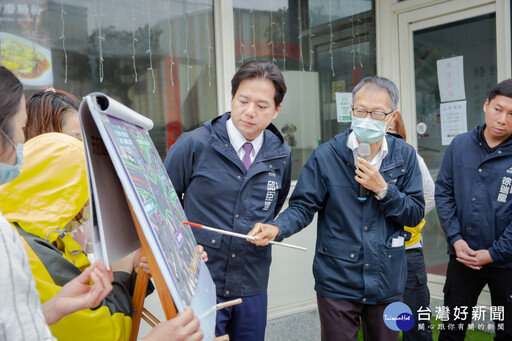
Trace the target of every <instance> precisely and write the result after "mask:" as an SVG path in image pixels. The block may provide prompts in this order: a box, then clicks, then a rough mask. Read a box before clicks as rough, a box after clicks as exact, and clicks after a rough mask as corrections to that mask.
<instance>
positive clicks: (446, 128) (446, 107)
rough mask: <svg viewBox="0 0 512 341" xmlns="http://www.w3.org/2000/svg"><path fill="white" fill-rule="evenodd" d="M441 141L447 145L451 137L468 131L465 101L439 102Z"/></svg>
mask: <svg viewBox="0 0 512 341" xmlns="http://www.w3.org/2000/svg"><path fill="white" fill-rule="evenodd" d="M440 109H441V110H440V111H441V143H442V145H443V146H447V145H449V144H450V143H451V142H452V140H453V138H454V137H455V136H457V135H459V134H461V133H465V132H466V131H468V123H467V115H466V101H457V102H449V103H441V108H440Z"/></svg>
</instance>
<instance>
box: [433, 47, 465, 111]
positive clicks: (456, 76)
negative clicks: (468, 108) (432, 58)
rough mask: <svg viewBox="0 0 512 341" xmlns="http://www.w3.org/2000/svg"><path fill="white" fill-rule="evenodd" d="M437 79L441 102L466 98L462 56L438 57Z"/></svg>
mask: <svg viewBox="0 0 512 341" xmlns="http://www.w3.org/2000/svg"><path fill="white" fill-rule="evenodd" d="M437 81H438V84H439V95H440V97H441V102H449V101H458V100H461V99H466V91H465V89H464V60H463V57H462V56H458V57H452V58H446V59H439V60H438V61H437Z"/></svg>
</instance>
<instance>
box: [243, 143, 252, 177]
mask: <svg viewBox="0 0 512 341" xmlns="http://www.w3.org/2000/svg"><path fill="white" fill-rule="evenodd" d="M242 148H243V149H244V151H245V154H244V157H243V158H242V163H243V164H244V166H245V170H247V171H248V170H249V168H250V167H251V151H252V143H250V142H245V143H244V145H243V146H242Z"/></svg>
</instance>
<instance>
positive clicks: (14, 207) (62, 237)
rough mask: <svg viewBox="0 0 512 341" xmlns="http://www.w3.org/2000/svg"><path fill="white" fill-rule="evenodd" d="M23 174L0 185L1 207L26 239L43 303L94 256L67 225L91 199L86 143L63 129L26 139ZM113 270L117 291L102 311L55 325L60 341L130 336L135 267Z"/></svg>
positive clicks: (81, 313)
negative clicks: (74, 237)
mask: <svg viewBox="0 0 512 341" xmlns="http://www.w3.org/2000/svg"><path fill="white" fill-rule="evenodd" d="M23 157H24V159H25V163H24V164H23V165H22V166H21V175H20V176H19V177H18V178H16V179H15V180H14V181H12V182H10V183H8V184H6V185H3V186H2V187H1V188H0V210H1V211H2V212H3V214H4V217H5V218H6V219H7V220H9V221H10V222H11V223H12V224H13V225H14V226H15V227H16V229H17V230H18V233H19V234H20V236H21V237H22V239H23V242H24V244H25V248H26V251H27V253H28V258H29V262H30V267H31V269H32V274H33V275H34V278H35V281H36V288H37V290H38V291H39V295H40V298H41V302H43V303H44V302H46V301H47V300H49V299H50V298H52V297H53V296H55V295H56V294H57V292H59V291H60V289H61V287H62V286H64V284H66V283H68V282H69V281H70V280H72V279H73V278H75V277H76V276H78V275H80V273H81V272H82V271H83V270H84V269H85V268H86V267H88V266H89V265H90V264H89V260H88V259H87V256H86V254H85V253H84V252H83V250H82V248H81V247H80V245H78V243H77V242H76V241H75V240H74V239H73V238H72V237H71V236H70V235H69V234H68V233H66V232H65V230H64V227H65V226H66V224H67V223H68V222H69V221H71V220H72V219H73V218H74V217H75V216H76V215H77V214H78V213H79V212H80V210H81V209H82V207H83V206H84V204H85V203H86V201H87V200H88V191H87V180H86V173H85V160H84V147H83V144H82V142H81V141H79V140H77V139H75V138H73V137H70V136H68V135H65V134H60V133H48V134H42V135H39V136H36V137H35V138H33V139H31V140H29V141H28V142H26V143H25V145H24V149H23ZM127 271H128V272H124V271H115V272H114V282H113V287H114V289H113V290H112V292H111V293H110V294H109V295H108V296H107V298H106V299H105V300H103V302H102V304H101V305H100V306H99V307H98V308H97V309H85V310H81V311H78V312H75V313H73V314H71V315H68V316H66V317H64V318H62V319H61V320H60V321H59V322H58V323H56V324H54V325H52V326H50V329H51V331H52V334H53V335H54V336H55V337H56V338H57V339H59V340H128V339H129V337H130V330H131V314H132V303H131V296H130V291H131V286H132V276H131V273H129V272H131V270H127Z"/></svg>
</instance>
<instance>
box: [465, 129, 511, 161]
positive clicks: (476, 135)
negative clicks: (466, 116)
mask: <svg viewBox="0 0 512 341" xmlns="http://www.w3.org/2000/svg"><path fill="white" fill-rule="evenodd" d="M484 129H485V123H484V124H481V125H479V126H477V127H476V128H475V129H473V131H472V132H471V137H472V138H473V141H475V143H477V144H478V143H482V145H483V146H484V148H485V150H486V151H487V153H488V154H490V153H493V152H495V151H496V150H498V149H506V150H510V149H511V147H512V135H510V136H509V137H508V138H507V139H506V140H505V141H503V142H502V143H500V144H499V145H497V146H495V147H493V148H490V147H489V145H488V144H487V141H486V140H485V138H484Z"/></svg>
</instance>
